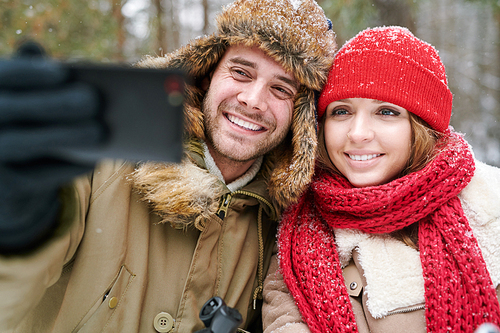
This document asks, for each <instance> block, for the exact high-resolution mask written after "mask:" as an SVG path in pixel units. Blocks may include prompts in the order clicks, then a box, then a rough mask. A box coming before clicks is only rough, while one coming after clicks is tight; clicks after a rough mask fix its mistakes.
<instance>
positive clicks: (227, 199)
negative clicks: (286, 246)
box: [217, 190, 276, 310]
mask: <svg viewBox="0 0 500 333" xmlns="http://www.w3.org/2000/svg"><path fill="white" fill-rule="evenodd" d="M235 194H243V195H246V196H249V197H252V198H255V199H257V201H259V202H260V205H259V214H258V218H257V233H258V239H259V262H258V267H257V288H255V290H254V293H253V309H254V310H255V309H256V308H257V299H262V290H263V284H264V272H263V269H264V240H263V235H262V211H263V205H262V203H264V204H265V205H266V206H268V207H269V209H270V210H271V216H270V218H271V219H273V220H275V219H276V211H275V209H274V207H273V206H272V204H271V203H270V202H269V201H268V200H266V199H265V198H263V197H261V196H260V195H257V194H255V193H252V192H248V191H244V190H237V191H234V192H233V193H227V194H225V195H223V196H222V200H221V203H220V206H219V209H218V210H217V216H219V218H220V219H221V220H224V218H225V217H226V215H227V211H228V209H229V204H230V203H231V199H232V197H233V195H235Z"/></svg>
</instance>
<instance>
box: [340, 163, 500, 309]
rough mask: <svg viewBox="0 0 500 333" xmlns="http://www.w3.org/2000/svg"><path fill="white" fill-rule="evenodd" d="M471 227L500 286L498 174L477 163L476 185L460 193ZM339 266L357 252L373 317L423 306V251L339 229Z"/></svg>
mask: <svg viewBox="0 0 500 333" xmlns="http://www.w3.org/2000/svg"><path fill="white" fill-rule="evenodd" d="M459 198H460V200H461V202H462V208H463V210H464V213H465V215H466V216H467V219H468V220H469V224H470V226H471V229H472V231H473V233H474V237H476V239H477V241H478V243H479V247H480V248H481V251H482V254H483V258H484V261H485V262H486V266H487V267H488V271H489V272H490V276H491V279H492V281H493V285H494V286H495V287H496V286H498V285H499V284H500V242H499V241H498V237H497V235H499V234H500V205H499V204H498V203H499V202H500V169H499V168H495V167H492V166H488V165H486V164H484V163H481V162H477V161H476V171H475V174H474V177H473V178H472V181H471V182H470V183H469V185H468V186H467V187H466V188H465V189H464V190H463V191H462V192H461V193H460V194H459ZM335 239H336V244H337V248H338V252H339V258H340V261H341V264H342V265H343V266H346V265H347V264H348V262H349V260H350V259H351V257H352V252H353V251H354V250H355V249H357V251H358V252H359V262H360V264H361V267H362V268H363V272H364V276H365V278H366V284H367V287H366V288H365V289H364V293H365V295H366V296H367V307H368V310H369V311H370V313H371V315H372V316H373V317H374V318H382V317H384V316H386V315H388V314H389V313H390V312H391V311H393V310H395V309H398V308H405V307H409V306H413V305H418V304H421V303H424V302H425V297H424V279H423V276H422V266H421V262H420V256H419V252H418V251H416V250H415V249H413V248H410V247H408V246H406V245H404V244H403V243H402V242H400V241H397V240H395V239H393V238H390V237H388V236H383V235H370V234H364V233H362V232H360V231H357V230H348V229H336V230H335Z"/></svg>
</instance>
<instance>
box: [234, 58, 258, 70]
mask: <svg viewBox="0 0 500 333" xmlns="http://www.w3.org/2000/svg"><path fill="white" fill-rule="evenodd" d="M229 61H230V62H234V63H236V64H240V65H243V66H248V67H252V68H257V64H256V63H254V62H251V61H248V60H246V59H244V58H241V57H234V58H231V59H229Z"/></svg>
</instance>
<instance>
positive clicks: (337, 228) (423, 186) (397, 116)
mask: <svg viewBox="0 0 500 333" xmlns="http://www.w3.org/2000/svg"><path fill="white" fill-rule="evenodd" d="M451 110H452V94H451V92H450V90H449V89H448V86H447V80H446V73H445V69H444V66H443V64H442V63H441V60H440V58H439V56H438V54H437V51H436V50H435V49H434V48H433V47H432V46H431V45H429V44H427V43H425V42H423V41H421V40H419V39H417V38H416V37H415V36H413V35H412V34H411V33H410V32H409V31H408V30H407V29H405V28H400V27H384V28H375V29H368V30H365V31H362V32H361V33H359V34H358V35H357V36H356V37H354V38H353V39H352V40H350V41H348V42H347V43H346V45H344V46H343V47H342V49H341V50H339V52H338V54H337V55H336V58H335V61H334V65H333V67H332V69H331V71H330V74H329V78H328V82H327V83H326V86H325V88H324V89H323V91H322V94H321V96H320V98H319V101H318V118H319V119H320V121H321V123H320V131H319V139H320V140H319V145H320V147H319V151H320V153H319V158H318V165H317V169H316V174H315V176H314V178H313V181H312V183H311V185H310V187H309V189H308V190H307V191H306V193H304V194H303V196H302V197H301V199H300V200H299V201H298V203H296V204H295V205H293V206H292V207H290V208H289V209H288V210H287V211H286V212H285V214H284V215H283V217H282V221H281V226H280V230H279V233H278V249H279V260H278V259H277V258H276V257H275V258H274V262H273V263H272V265H271V268H270V273H269V275H268V276H267V278H266V281H265V286H264V307H263V316H264V328H265V330H266V332H272V331H279V332H302V331H304V332H308V331H312V332H358V331H359V332H373V333H377V332H384V333H387V332H426V331H427V332H473V331H474V330H476V329H477V328H478V327H479V326H480V325H481V324H483V323H493V324H495V325H498V324H499V322H500V306H499V303H498V295H499V294H500V287H499V284H500V241H499V240H498V238H497V235H498V233H499V232H500V207H499V206H500V205H499V204H500V170H499V169H498V168H494V167H491V166H487V165H485V164H482V163H480V162H477V161H475V160H474V158H473V154H472V151H471V149H470V147H469V145H468V144H467V142H466V141H465V140H464V139H463V137H462V136H461V135H459V134H457V133H455V132H454V131H453V129H452V128H451V127H449V122H450V116H451ZM278 261H279V269H278ZM495 289H496V290H495ZM292 297H293V298H292Z"/></svg>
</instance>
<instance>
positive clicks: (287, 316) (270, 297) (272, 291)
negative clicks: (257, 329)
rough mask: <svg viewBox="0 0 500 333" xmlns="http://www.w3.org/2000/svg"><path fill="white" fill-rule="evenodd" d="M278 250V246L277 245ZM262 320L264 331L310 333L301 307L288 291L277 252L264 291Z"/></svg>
mask: <svg viewBox="0 0 500 333" xmlns="http://www.w3.org/2000/svg"><path fill="white" fill-rule="evenodd" d="M275 252H276V246H275ZM262 296H263V298H264V303H263V305H262V321H263V328H264V333H272V332H279V333H309V332H310V331H309V328H308V327H307V325H306V324H305V323H304V322H303V321H302V316H301V315H300V312H299V308H298V307H297V305H296V304H295V301H294V299H293V297H292V295H291V294H290V292H289V291H288V288H287V286H286V284H285V281H284V280H283V276H282V275H281V273H280V271H279V266H278V256H277V254H276V253H275V254H274V255H273V256H272V258H271V264H270V266H269V271H268V275H267V277H266V279H265V280H264V290H263V292H262Z"/></svg>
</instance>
